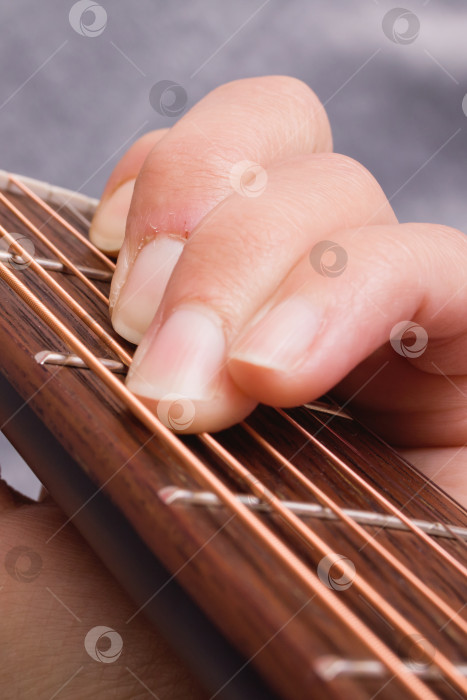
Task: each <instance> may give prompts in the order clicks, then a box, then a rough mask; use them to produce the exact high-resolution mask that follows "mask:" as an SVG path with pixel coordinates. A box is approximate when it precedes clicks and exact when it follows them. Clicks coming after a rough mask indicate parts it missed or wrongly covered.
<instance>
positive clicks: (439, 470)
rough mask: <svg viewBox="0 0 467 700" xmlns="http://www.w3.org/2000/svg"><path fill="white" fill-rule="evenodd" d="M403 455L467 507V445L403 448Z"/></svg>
mask: <svg viewBox="0 0 467 700" xmlns="http://www.w3.org/2000/svg"><path fill="white" fill-rule="evenodd" d="M402 454H403V456H404V457H405V458H406V459H408V461H409V462H411V463H412V464H414V465H415V466H416V467H417V468H418V469H419V470H420V471H421V472H423V474H425V476H427V477H428V478H429V479H431V480H432V481H434V482H435V483H436V484H438V486H440V487H441V488H442V489H443V490H444V491H446V493H448V494H449V495H450V496H452V498H454V499H455V500H456V501H457V502H458V503H461V504H462V505H463V506H464V508H466V507H467V447H464V446H463V447H444V448H439V447H432V448H429V449H426V448H421V449H420V448H419V449H417V448H415V449H408V450H402Z"/></svg>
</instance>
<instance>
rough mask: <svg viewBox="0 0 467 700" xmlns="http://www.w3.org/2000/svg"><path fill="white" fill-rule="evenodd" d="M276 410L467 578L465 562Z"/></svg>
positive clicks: (288, 417) (307, 432) (294, 422)
mask: <svg viewBox="0 0 467 700" xmlns="http://www.w3.org/2000/svg"><path fill="white" fill-rule="evenodd" d="M276 411H277V412H278V413H279V414H280V415H281V416H282V417H283V418H285V419H286V420H287V421H288V422H289V423H290V424H291V425H292V426H293V427H294V428H296V429H297V430H299V431H300V432H301V434H302V435H304V436H305V437H306V438H307V439H308V440H309V441H310V442H312V443H313V444H314V445H315V446H316V447H318V448H319V450H320V451H321V452H324V453H325V454H326V455H327V456H328V457H329V458H330V459H332V460H333V462H334V463H335V464H337V465H338V466H339V467H340V468H341V469H343V470H344V471H345V472H346V473H347V474H349V475H350V476H351V478H352V479H353V480H354V481H356V482H357V483H359V484H360V485H361V486H363V488H364V489H365V490H366V491H368V493H371V495H372V496H374V498H375V499H376V500H377V501H378V503H381V505H382V506H383V507H384V508H385V510H388V511H390V512H391V513H392V514H393V515H395V516H396V517H398V518H399V520H401V521H402V522H403V523H405V525H407V527H408V528H409V529H410V530H411V531H412V532H413V533H414V534H415V535H417V537H418V538H419V539H422V540H423V541H424V542H425V543H426V544H428V546H429V547H431V549H434V550H435V551H436V552H437V553H438V554H439V555H441V557H442V558H443V559H445V560H446V561H447V562H448V563H449V564H451V565H452V566H453V567H454V568H455V569H456V570H457V571H458V572H459V573H461V574H462V575H463V576H464V578H467V567H465V566H464V564H462V562H460V561H459V560H458V559H456V558H455V557H454V556H452V554H450V553H449V552H448V551H447V550H445V549H444V548H443V547H441V546H440V545H439V544H438V543H437V542H435V541H434V540H433V538H432V537H429V535H427V534H426V533H425V532H423V530H420V528H419V527H418V526H417V524H416V523H414V522H413V520H411V519H410V518H408V517H407V516H406V515H404V513H403V512H402V511H401V510H399V508H397V507H396V506H394V505H393V504H392V503H391V501H389V500H388V499H387V498H386V497H385V496H383V494H382V493H380V492H379V491H378V490H377V489H375V487H374V486H372V485H371V484H370V483H369V482H368V481H366V480H365V479H364V478H363V477H362V476H360V474H358V473H357V472H356V471H355V470H354V469H352V467H350V466H349V465H348V464H347V463H346V462H344V460H342V459H341V458H340V457H339V456H338V455H336V454H334V452H333V451H332V450H330V449H329V448H328V447H326V446H325V445H324V444H323V443H322V442H321V441H320V440H318V438H317V437H315V436H314V435H313V434H312V433H310V432H309V431H308V430H307V429H306V428H304V427H303V426H302V425H300V423H298V422H297V421H296V420H294V419H293V418H292V416H289V415H288V414H287V413H286V412H285V411H283V410H282V409H281V408H277V409H276ZM315 418H316V420H317V421H318V422H319V423H321V425H323V426H325V427H327V428H328V430H330V431H331V432H332V434H333V435H335V436H336V437H338V438H339V435H338V433H335V432H334V431H333V430H332V429H331V428H329V426H326V425H325V423H324V422H323V421H322V420H321V419H320V418H319V417H318V416H315ZM339 439H340V438H339Z"/></svg>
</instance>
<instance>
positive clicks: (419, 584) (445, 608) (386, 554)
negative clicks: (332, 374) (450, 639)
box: [242, 423, 467, 634]
mask: <svg viewBox="0 0 467 700" xmlns="http://www.w3.org/2000/svg"><path fill="white" fill-rule="evenodd" d="M242 427H243V428H244V430H246V431H247V432H248V433H249V434H250V435H251V437H252V438H253V439H254V440H255V442H257V443H258V444H259V445H260V446H261V447H262V448H263V449H264V450H265V451H266V452H268V453H269V454H270V455H271V456H272V457H273V458H274V459H275V460H276V461H277V462H279V464H281V465H282V467H283V468H284V469H285V470H286V471H287V472H288V473H289V474H291V475H292V476H293V477H294V478H295V479H296V480H297V482H299V483H300V484H302V486H304V487H305V489H306V490H307V491H309V492H310V493H312V494H313V496H315V498H317V499H318V501H319V502H320V503H322V504H323V505H324V506H327V507H328V508H329V509H330V510H332V511H333V513H335V514H336V515H337V516H338V517H339V518H340V519H341V520H342V521H343V522H345V523H346V524H347V525H348V527H349V528H350V529H351V530H353V531H354V532H356V533H357V534H358V535H359V536H360V537H361V538H363V539H364V540H365V541H366V542H367V543H368V544H369V545H370V547H372V548H373V549H375V550H376V551H377V552H378V553H379V554H380V556H381V557H383V558H384V559H385V560H386V561H387V562H389V564H390V565H391V566H392V567H393V568H394V569H395V570H396V571H397V572H398V573H399V574H401V575H402V576H404V577H405V578H406V579H407V580H408V581H409V582H410V583H411V584H412V585H413V586H414V588H416V589H417V590H418V591H419V592H420V593H421V594H422V595H424V596H425V597H426V598H428V600H429V601H430V602H431V603H432V604H433V605H434V606H435V607H437V608H438V609H439V610H441V611H442V612H443V613H444V614H445V615H446V616H447V617H448V619H449V620H450V621H451V622H453V623H454V624H456V625H457V626H458V627H460V629H462V630H463V632H464V633H466V634H467V621H465V620H463V619H462V618H461V617H460V616H459V615H458V613H457V612H456V611H455V610H454V609H453V608H452V607H451V606H450V605H448V604H447V603H446V602H445V601H444V600H443V599H442V598H441V597H440V596H438V595H437V593H436V592H435V591H433V590H431V589H430V588H429V586H427V585H426V584H425V583H424V582H423V581H422V580H421V579H420V578H419V577H418V576H416V575H415V574H414V573H413V572H412V571H410V569H409V568H408V567H407V566H406V565H405V564H404V563H403V562H402V561H400V560H399V559H398V558H397V557H395V556H394V555H393V554H392V553H391V552H390V551H389V550H388V549H387V548H386V547H384V545H382V544H381V543H380V542H378V541H377V540H376V539H375V538H374V537H373V536H372V535H370V534H369V533H368V532H367V531H366V530H365V529H364V528H363V527H362V526H361V525H360V524H359V523H357V521H356V520H355V519H354V518H352V517H351V516H349V515H348V514H347V513H345V512H344V511H343V509H342V508H341V507H340V506H339V505H337V503H336V502H335V501H333V499H332V498H330V497H329V496H328V495H327V494H326V493H325V492H324V491H323V490H322V489H320V487H319V486H317V485H316V484H314V483H313V482H312V481H311V480H310V479H309V478H308V477H307V476H305V474H303V472H301V471H300V470H299V469H298V468H297V467H296V466H295V465H294V464H292V462H291V461H290V460H288V459H287V458H286V457H284V455H282V454H281V453H280V452H279V451H278V450H277V449H276V448H275V447H273V445H271V444H270V442H268V440H266V439H265V438H264V437H263V436H262V435H260V434H259V433H257V432H256V430H254V429H253V428H252V427H251V426H249V425H248V424H247V423H242Z"/></svg>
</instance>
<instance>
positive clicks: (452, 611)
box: [51, 210, 454, 612]
mask: <svg viewBox="0 0 467 700" xmlns="http://www.w3.org/2000/svg"><path fill="white" fill-rule="evenodd" d="M51 211H52V212H53V210H51ZM441 602H442V601H441ZM452 612H454V611H452Z"/></svg>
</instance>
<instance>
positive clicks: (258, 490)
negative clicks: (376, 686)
mask: <svg viewBox="0 0 467 700" xmlns="http://www.w3.org/2000/svg"><path fill="white" fill-rule="evenodd" d="M199 438H200V439H201V441H202V442H203V443H204V444H205V445H207V446H208V447H209V448H210V449H211V451H212V452H213V453H214V454H217V455H218V457H220V458H221V459H222V460H223V462H224V463H225V464H226V465H227V466H228V467H229V468H230V469H231V470H232V471H233V472H234V473H235V474H236V475H238V476H240V477H241V478H242V479H243V481H245V482H246V483H247V484H248V486H249V487H250V489H251V490H252V491H253V493H254V494H255V495H256V496H258V498H261V499H262V500H264V501H265V502H266V503H268V504H269V505H270V506H271V508H273V510H274V512H275V514H277V515H279V516H280V517H281V518H282V520H283V521H284V522H285V523H286V524H287V525H289V526H290V528H291V529H292V531H293V532H294V534H298V535H299V536H300V537H301V538H302V539H303V540H304V542H306V543H308V544H310V545H311V546H312V547H315V548H316V549H317V550H318V551H319V552H320V554H321V555H323V556H328V552H329V546H328V545H327V544H326V542H324V540H323V539H322V538H321V537H319V535H317V534H316V533H315V532H314V531H313V530H312V529H311V528H310V527H309V526H307V525H306V524H305V523H304V522H303V521H302V520H300V518H298V517H297V516H296V515H295V513H293V512H292V511H291V510H290V509H289V508H287V507H286V506H284V504H283V503H282V502H281V501H280V500H279V499H278V498H277V497H276V496H275V495H274V494H273V493H272V491H270V490H269V489H268V488H267V487H266V486H265V484H264V483H263V482H261V481H260V480H259V479H257V478H256V477H255V476H254V475H253V474H252V473H251V472H250V471H249V470H248V469H247V468H246V467H245V466H244V465H243V464H242V463H241V462H239V460H238V459H236V457H234V456H233V455H232V453H231V452H229V450H227V449H226V448H225V447H224V446H223V445H221V443H220V442H218V440H216V439H215V438H214V437H213V436H212V435H210V434H208V433H202V434H201V435H200V436H199ZM329 501H331V499H329ZM334 505H335V506H336V504H334ZM336 508H338V507H337V506H336ZM339 567H340V570H341V572H342V573H343V575H344V576H345V577H347V579H348V580H349V581H351V582H352V585H355V587H356V588H357V589H358V590H360V591H361V593H362V594H363V595H364V596H366V598H367V600H368V601H371V604H372V605H373V606H374V607H375V608H376V609H377V610H379V611H380V612H381V613H382V614H383V616H384V617H385V618H386V619H388V620H391V623H392V624H393V625H394V626H395V627H396V628H398V630H399V631H400V632H402V634H403V635H405V636H406V637H408V638H412V639H414V640H418V643H417V642H416V643H415V646H417V648H419V649H420V651H421V652H422V653H424V652H426V650H425V638H424V637H423V635H421V633H420V631H419V630H418V629H416V628H415V627H414V626H413V625H412V624H411V623H410V622H409V621H408V620H407V619H406V618H404V616H403V615H402V614H401V613H399V612H398V611H397V610H396V609H395V608H394V606H392V605H391V604H390V603H389V602H388V601H387V600H385V599H384V598H383V596H382V595H381V594H380V593H378V592H377V591H376V590H375V588H374V587H373V586H372V585H371V584H370V583H368V581H366V580H365V579H364V578H362V577H361V576H360V575H359V574H358V573H357V572H356V571H355V570H354V568H351V567H349V565H348V564H347V563H346V561H345V559H342V560H340V561H339ZM440 602H441V603H442V601H441V600H440ZM445 608H447V609H448V611H449V613H450V614H452V615H453V616H454V617H455V616H456V615H457V613H456V611H454V610H453V609H451V608H450V607H449V606H448V605H447V604H446V605H445ZM450 614H448V618H449V617H450ZM462 622H463V621H462ZM461 628H462V629H464V626H461ZM420 637H421V638H420ZM434 663H435V664H436V665H437V666H438V667H439V668H441V669H442V670H443V672H444V674H445V676H446V677H448V678H449V679H450V680H451V681H453V682H454V683H456V684H457V679H458V677H459V670H458V669H457V668H455V666H454V665H453V664H452V662H451V661H450V660H449V659H448V658H447V657H446V656H445V655H444V654H442V653H441V652H440V651H439V649H437V650H436V660H435V661H434ZM463 685H465V687H466V688H467V682H466V681H464V683H463Z"/></svg>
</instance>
